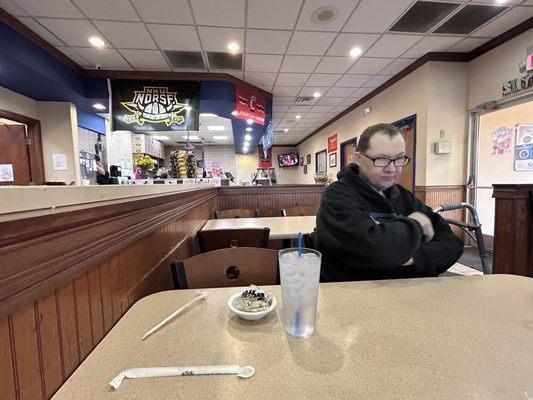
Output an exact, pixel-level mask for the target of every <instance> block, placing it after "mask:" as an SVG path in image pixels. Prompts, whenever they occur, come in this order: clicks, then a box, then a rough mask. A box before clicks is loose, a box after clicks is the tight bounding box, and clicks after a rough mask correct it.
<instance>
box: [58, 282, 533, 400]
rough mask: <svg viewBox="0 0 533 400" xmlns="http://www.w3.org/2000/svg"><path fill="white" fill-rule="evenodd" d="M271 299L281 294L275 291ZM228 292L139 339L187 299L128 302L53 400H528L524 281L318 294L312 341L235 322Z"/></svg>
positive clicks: (530, 352) (275, 317) (531, 331)
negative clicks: (137, 375)
mask: <svg viewBox="0 0 533 400" xmlns="http://www.w3.org/2000/svg"><path fill="white" fill-rule="evenodd" d="M272 290H273V292H274V294H275V295H276V297H278V298H280V296H279V294H280V290H279V286H274V287H272ZM237 291H238V289H236V288H222V289H209V298H208V301H207V302H202V303H199V304H198V305H196V306H194V307H193V308H192V309H190V310H189V311H188V312H187V313H185V314H183V315H181V316H180V317H179V318H177V319H176V320H174V321H173V322H171V323H170V324H169V325H167V326H166V327H165V328H163V329H162V330H160V331H159V332H156V333H155V334H154V335H153V336H151V337H149V338H148V339H147V340H145V341H141V340H140V338H141V336H142V334H143V333H144V332H146V331H147V330H148V329H149V328H151V327H152V326H153V325H155V323H157V322H158V321H159V320H161V319H162V318H163V317H165V316H166V315H168V314H169V313H171V312H172V311H173V310H175V309H176V308H177V307H178V306H180V305H182V304H184V303H185V302H187V301H188V300H190V299H191V298H193V297H194V296H195V295H196V292H195V291H193V290H183V291H167V292H161V293H157V294H154V295H151V296H148V297H146V298H144V299H142V300H140V301H139V302H137V303H136V304H135V305H134V306H133V307H132V308H131V309H130V310H129V311H128V312H127V313H126V315H125V316H124V317H123V318H122V319H121V320H120V321H119V322H118V324H117V325H116V326H115V327H114V328H113V330H112V331H111V332H110V333H109V334H108V335H107V336H106V337H105V338H104V340H103V341H102V342H101V343H100V344H99V345H98V347H97V348H96V349H95V350H94V351H93V352H92V353H91V354H90V355H89V357H88V358H87V359H86V360H85V361H84V362H83V364H82V365H81V366H80V367H79V368H78V369H77V370H76V371H75V372H74V374H73V375H72V376H71V377H70V379H69V380H68V381H67V382H66V383H65V384H64V385H63V386H62V387H61V389H60V390H59V391H58V392H57V394H56V395H55V396H54V399H57V400H59V399H69V400H70V399H113V400H117V399H170V398H180V399H191V400H192V399H270V400H275V399H320V400H322V399H373V400H374V399H394V400H398V399H409V400H412V399H424V400H426V399H446V400H450V399H453V400H456V399H461V400H463V399H483V400H488V399H494V400H503V399H518V400H526V399H527V397H526V396H525V394H524V392H525V391H527V392H528V393H529V396H532V395H533V279H531V278H525V277H518V276H511V275H489V276H469V277H443V278H427V279H409V280H407V279H406V280H390V281H370V282H353V283H352V282H350V283H334V284H321V285H320V292H319V322H318V330H317V332H316V333H315V335H313V336H312V337H311V338H309V339H306V340H298V339H292V338H290V337H289V336H287V335H285V334H284V331H283V327H282V324H281V321H280V318H279V310H276V312H273V313H271V314H269V315H268V316H267V317H265V318H266V319H265V320H260V321H257V322H246V321H243V320H240V319H239V318H238V317H236V316H235V315H232V314H231V312H230V311H229V310H228V308H227V304H226V302H227V299H228V297H229V296H230V295H231V294H233V293H235V292H237ZM208 364H239V365H252V366H253V367H254V368H255V369H256V371H257V372H256V374H255V375H254V376H253V377H251V378H250V379H239V378H237V377H235V376H186V377H167V378H146V379H126V380H125V381H124V382H123V383H122V386H121V387H120V388H119V389H118V390H117V391H113V389H112V388H111V387H110V386H109V385H108V382H109V381H110V380H111V379H112V378H113V377H115V376H116V375H117V374H118V373H119V372H120V371H121V370H123V369H126V368H133V367H149V366H177V365H179V366H192V365H208ZM530 398H531V397H530Z"/></svg>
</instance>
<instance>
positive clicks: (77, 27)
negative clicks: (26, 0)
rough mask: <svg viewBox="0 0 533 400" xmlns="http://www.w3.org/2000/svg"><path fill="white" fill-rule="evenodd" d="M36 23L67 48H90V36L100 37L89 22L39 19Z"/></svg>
mask: <svg viewBox="0 0 533 400" xmlns="http://www.w3.org/2000/svg"><path fill="white" fill-rule="evenodd" d="M37 21H38V22H39V23H40V24H42V25H43V26H45V27H46V28H47V29H48V30H49V31H51V32H52V33H53V34H55V35H56V36H57V37H59V38H60V39H61V40H62V41H63V42H65V43H66V44H68V45H69V46H80V47H86V46H90V44H89V38H90V37H91V36H102V35H100V33H99V32H98V30H97V29H96V28H95V27H94V26H93V25H92V24H91V23H90V22H89V21H83V20H75V19H48V18H39V19H38V20H37Z"/></svg>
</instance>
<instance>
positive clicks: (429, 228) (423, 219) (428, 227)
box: [407, 211, 435, 242]
mask: <svg viewBox="0 0 533 400" xmlns="http://www.w3.org/2000/svg"><path fill="white" fill-rule="evenodd" d="M407 218H411V219H414V220H415V221H418V222H419V223H420V225H421V226H422V235H424V241H426V242H429V241H430V240H431V239H433V236H434V235H435V231H434V230H433V225H432V224H431V220H430V219H429V218H428V217H427V216H426V215H425V214H422V213H421V212H419V211H415V212H414V213H411V214H409V215H408V216H407Z"/></svg>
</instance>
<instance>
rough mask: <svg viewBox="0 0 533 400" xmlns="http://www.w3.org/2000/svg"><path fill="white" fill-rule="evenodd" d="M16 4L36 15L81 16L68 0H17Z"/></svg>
mask: <svg viewBox="0 0 533 400" xmlns="http://www.w3.org/2000/svg"><path fill="white" fill-rule="evenodd" d="M17 4H18V5H19V6H20V7H21V8H23V9H24V10H25V11H27V12H28V13H29V14H30V15H32V16H36V17H54V18H83V14H82V13H80V12H79V10H78V9H77V8H76V7H75V6H74V4H72V3H71V2H70V0H17Z"/></svg>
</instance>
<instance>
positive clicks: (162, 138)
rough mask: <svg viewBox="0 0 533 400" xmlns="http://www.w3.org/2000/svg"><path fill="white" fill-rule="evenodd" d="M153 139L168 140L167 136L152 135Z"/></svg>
mask: <svg viewBox="0 0 533 400" xmlns="http://www.w3.org/2000/svg"><path fill="white" fill-rule="evenodd" d="M152 138H154V139H155V140H170V138H169V137H168V136H152Z"/></svg>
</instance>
